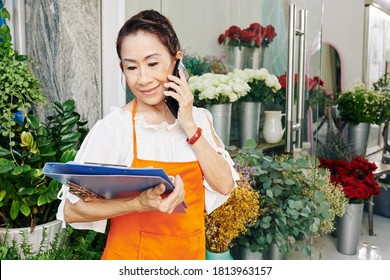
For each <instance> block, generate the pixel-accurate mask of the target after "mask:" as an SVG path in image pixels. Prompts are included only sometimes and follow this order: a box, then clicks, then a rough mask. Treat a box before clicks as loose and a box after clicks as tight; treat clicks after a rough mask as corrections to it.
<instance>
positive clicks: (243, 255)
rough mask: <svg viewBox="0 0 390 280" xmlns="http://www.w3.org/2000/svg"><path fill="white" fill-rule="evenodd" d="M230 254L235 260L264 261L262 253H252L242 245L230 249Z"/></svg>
mask: <svg viewBox="0 0 390 280" xmlns="http://www.w3.org/2000/svg"><path fill="white" fill-rule="evenodd" d="M230 252H231V254H232V256H233V258H234V259H235V260H262V259H263V253H262V252H252V251H251V250H250V249H249V248H246V247H244V246H241V245H236V246H234V247H233V248H231V249H230Z"/></svg>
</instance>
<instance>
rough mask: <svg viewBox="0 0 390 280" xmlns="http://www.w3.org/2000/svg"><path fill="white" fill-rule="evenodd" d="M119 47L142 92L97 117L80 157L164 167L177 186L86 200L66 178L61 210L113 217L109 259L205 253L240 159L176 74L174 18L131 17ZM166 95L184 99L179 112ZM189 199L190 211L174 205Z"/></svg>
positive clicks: (73, 215)
mask: <svg viewBox="0 0 390 280" xmlns="http://www.w3.org/2000/svg"><path fill="white" fill-rule="evenodd" d="M117 52H118V56H119V59H120V67H121V69H122V71H123V74H124V76H125V77H126V81H127V84H128V86H129V88H130V89H131V91H132V92H133V93H134V95H135V97H136V98H135V99H134V100H133V101H131V102H130V103H128V104H126V105H125V106H123V107H122V108H121V109H119V108H117V109H115V110H114V111H112V112H111V113H110V114H109V115H107V116H106V117H105V118H104V119H102V120H100V121H98V122H97V123H96V124H95V126H94V127H93V128H92V129H91V131H90V133H89V134H88V136H87V137H86V139H85V141H84V142H83V145H82V147H81V148H80V151H79V152H78V154H77V157H76V161H77V162H99V163H108V164H122V165H123V164H125V165H127V166H132V167H150V166H153V167H158V168H163V169H164V170H165V171H166V173H167V174H168V175H171V176H175V180H174V184H175V189H174V191H173V192H172V193H170V194H169V195H168V196H167V197H162V196H161V195H162V194H163V193H164V190H165V187H164V185H163V184H161V185H158V186H156V187H154V188H151V189H149V190H146V191H144V192H142V193H141V194H140V195H139V196H136V197H133V198H127V199H112V200H104V199H88V200H82V199H79V198H77V197H75V196H73V195H72V194H70V193H68V189H67V187H66V186H64V187H63V190H62V199H63V201H62V203H61V206H60V208H59V211H58V218H59V219H62V220H65V221H66V222H68V223H71V225H72V226H73V227H75V228H84V229H85V228H87V229H94V230H96V231H100V232H103V231H104V230H105V226H106V219H110V229H109V233H108V238H107V244H106V248H105V250H104V253H103V256H102V258H103V259H204V258H205V232H204V231H205V229H204V211H205V210H206V211H207V212H211V211H212V210H213V209H215V208H216V207H218V206H219V205H221V204H222V203H223V202H224V201H225V200H226V199H227V197H228V194H229V193H230V191H231V190H232V188H233V187H234V185H235V180H238V179H239V177H238V175H237V174H236V173H235V171H234V168H233V162H232V160H231V158H230V157H229V155H228V153H227V152H226V151H225V150H223V143H222V142H221V141H220V140H219V138H218V137H217V136H216V135H215V132H214V129H213V127H212V123H211V115H210V114H209V112H208V111H206V110H205V109H201V108H195V107H193V95H192V93H191V91H190V89H189V87H188V84H187V81H186V78H185V73H184V71H183V70H182V69H181V70H180V71H179V77H180V78H178V77H176V76H173V75H170V74H171V73H172V72H173V68H174V65H175V62H176V60H178V59H180V60H181V59H182V58H183V53H182V51H181V49H180V44H179V40H178V39H177V36H176V34H175V31H174V30H173V28H172V25H171V23H170V22H169V20H168V19H167V18H165V17H164V16H162V15H161V14H159V13H158V12H156V11H153V10H150V11H143V12H141V13H139V14H137V15H135V16H134V17H132V18H131V19H129V20H128V21H127V22H126V23H125V24H124V26H123V27H122V28H121V30H120V31H119V34H118V38H117ZM166 96H172V97H173V98H174V99H176V100H177V101H178V103H179V106H180V107H179V111H178V115H177V119H176V118H175V117H174V116H173V114H172V113H171V112H170V111H169V110H168V108H167V106H166V104H165V103H164V98H165V97H166ZM65 198H67V199H65ZM183 200H184V201H185V202H186V204H187V205H188V208H187V209H186V214H180V213H175V212H173V210H174V209H175V207H176V206H177V205H178V204H179V203H182V201H183Z"/></svg>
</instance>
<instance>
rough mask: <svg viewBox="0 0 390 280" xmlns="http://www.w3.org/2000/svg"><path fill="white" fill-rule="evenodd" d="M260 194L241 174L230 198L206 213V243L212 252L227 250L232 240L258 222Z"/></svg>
mask: <svg viewBox="0 0 390 280" xmlns="http://www.w3.org/2000/svg"><path fill="white" fill-rule="evenodd" d="M259 204H260V202H259V194H258V193H257V192H256V191H254V190H253V189H252V187H251V186H250V184H249V182H248V180H247V179H246V178H245V177H244V176H241V179H240V181H239V182H238V187H236V188H234V189H233V191H232V192H231V194H230V197H229V199H228V200H227V201H226V202H225V203H224V204H223V205H222V206H220V207H219V208H217V209H216V210H214V211H213V212H212V213H211V214H208V215H205V224H206V243H207V248H208V250H210V251H212V252H219V253H221V252H225V251H227V250H228V249H229V247H230V246H232V240H233V239H234V238H236V237H237V236H238V235H239V234H240V233H245V232H246V231H247V227H249V226H251V225H252V224H253V223H255V222H256V220H257V218H258V217H259V215H260V207H259Z"/></svg>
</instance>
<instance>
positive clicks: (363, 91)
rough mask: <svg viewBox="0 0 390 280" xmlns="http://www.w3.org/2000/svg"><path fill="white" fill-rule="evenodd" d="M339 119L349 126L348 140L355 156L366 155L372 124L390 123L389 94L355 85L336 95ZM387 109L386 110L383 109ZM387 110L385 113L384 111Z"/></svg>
mask: <svg viewBox="0 0 390 280" xmlns="http://www.w3.org/2000/svg"><path fill="white" fill-rule="evenodd" d="M336 104H337V109H338V111H339V119H340V120H341V121H343V122H344V123H345V125H347V139H348V141H349V142H350V143H351V144H352V146H353V148H354V153H355V154H360V155H365V153H366V148H367V141H368V135H369V131H370V124H377V125H381V124H383V123H385V122H387V121H388V119H389V115H388V114H386V113H384V112H388V111H389V110H388V109H387V108H388V107H386V106H384V105H385V104H389V101H388V94H387V93H385V92H382V91H376V90H373V89H369V88H367V87H366V86H365V85H364V84H355V85H354V86H353V87H352V88H349V89H347V90H345V91H343V92H341V93H339V94H337V95H336ZM384 107H386V109H383V108H384ZM384 110H385V111H384Z"/></svg>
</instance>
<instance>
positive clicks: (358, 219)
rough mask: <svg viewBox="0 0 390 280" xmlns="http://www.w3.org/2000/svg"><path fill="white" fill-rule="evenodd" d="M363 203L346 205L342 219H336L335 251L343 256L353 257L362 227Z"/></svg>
mask: <svg viewBox="0 0 390 280" xmlns="http://www.w3.org/2000/svg"><path fill="white" fill-rule="evenodd" d="M363 209H364V203H351V204H348V205H347V208H346V210H345V213H344V215H343V216H342V217H340V218H337V219H338V221H337V251H339V252H340V253H342V254H344V255H355V254H356V253H357V245H358V242H359V236H360V229H361V225H362V218H363Z"/></svg>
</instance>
